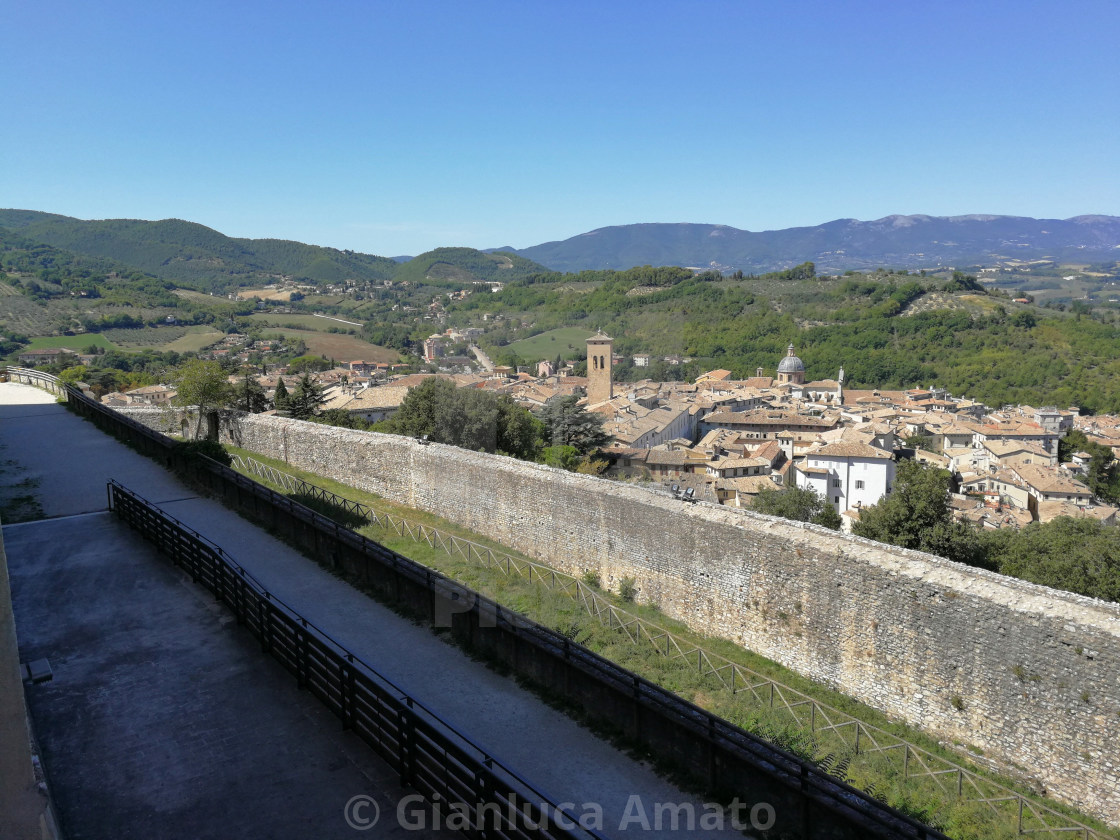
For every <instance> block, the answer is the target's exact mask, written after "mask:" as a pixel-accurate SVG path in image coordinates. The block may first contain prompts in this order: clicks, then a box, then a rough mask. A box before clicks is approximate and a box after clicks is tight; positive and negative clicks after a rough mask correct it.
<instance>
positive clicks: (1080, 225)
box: [501, 215, 1120, 273]
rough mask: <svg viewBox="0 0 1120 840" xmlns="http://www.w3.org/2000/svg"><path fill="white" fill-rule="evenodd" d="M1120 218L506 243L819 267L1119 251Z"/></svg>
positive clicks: (690, 261) (754, 266) (635, 257)
mask: <svg viewBox="0 0 1120 840" xmlns="http://www.w3.org/2000/svg"><path fill="white" fill-rule="evenodd" d="M1118 249H1120V217H1116V216H1076V217H1074V218H1072V219H1065V220H1060V219H1031V218H1027V217H1021V216H985V215H972V216H947V217H946V216H920V215H918V216H887V217H886V218H883V219H877V220H875V221H871V222H861V221H858V220H856V219H837V220H836V221H834V222H827V223H825V224H823V225H817V226H816V227H798V228H787V229H785V230H771V231H764V232H761V233H752V232H751V231H746V230H739V229H737V228H733V227H728V226H726V225H701V224H635V225H619V226H614V227H605V228H599V229H598V230H593V231H590V232H588V233H583V234H580V235H578V236H573V237H572V238H570V239H565V240H562V241H557V242H545V243H543V244H541V245H534V246H532V247H530V248H522V249H507V248H503V249H501V250H503V251H505V250H511V251H513V253H516V254H519V255H521V256H523V257H528V258H529V259H531V260H534V261H536V262H539V263H542V264H543V265H547V266H548V267H549V268H552V269H554V270H556V271H580V270H583V269H595V268H599V269H601V268H616V269H623V268H630V267H631V266H635V265H682V266H694V267H711V268H719V269H721V270H724V271H728V270H736V269H738V270H742V271H745V272H756V273H758V272H765V271H775V270H779V269H784V268H789V267H791V266H794V265H797V264H798V263H802V262H805V261H807V260H808V261H812V262H814V263H816V264H817V268H818V270H823V271H843V270H846V269H860V268H875V267H878V266H892V267H899V268H902V267H905V268H928V267H933V266H937V265H966V264H976V263H985V264H991V263H995V262H997V261H1001V260H1012V259H1019V260H1030V259H1042V258H1046V257H1049V258H1053V259H1057V260H1062V261H1072V262H1095V261H1099V260H1114V259H1117V258H1118V257H1120V250H1118Z"/></svg>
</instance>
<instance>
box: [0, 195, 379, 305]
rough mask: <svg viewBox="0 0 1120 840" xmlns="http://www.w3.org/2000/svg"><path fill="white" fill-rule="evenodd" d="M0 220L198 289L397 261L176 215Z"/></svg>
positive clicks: (340, 272) (11, 215)
mask: <svg viewBox="0 0 1120 840" xmlns="http://www.w3.org/2000/svg"><path fill="white" fill-rule="evenodd" d="M0 227H9V228H12V229H13V230H16V231H17V232H18V233H20V234H21V235H23V236H24V237H26V238H28V239H32V240H35V241H37V242H42V243H46V244H48V245H52V246H54V247H56V248H61V249H65V250H67V251H72V252H74V253H78V254H84V255H89V256H96V257H103V258H107V259H111V260H115V261H118V262H121V263H126V264H127V265H129V266H132V267H133V268H136V269H139V270H141V271H144V272H147V273H149V274H152V275H155V276H156V277H159V278H161V279H164V280H171V281H174V282H175V283H176V284H178V285H181V286H186V287H189V288H195V289H199V290H202V291H225V290H226V289H228V288H229V287H231V286H233V287H236V286H248V285H255V284H263V283H267V282H270V281H272V280H275V279H276V278H278V277H281V276H283V277H291V278H293V279H297V280H305V281H309V282H313V283H336V282H340V281H342V280H345V279H348V278H352V279H356V280H362V281H368V280H385V279H388V278H389V277H391V276H392V275H393V272H394V271H395V270H396V268H397V264H396V263H395V262H394V261H393V260H390V259H387V258H385V257H376V256H371V255H369V254H359V253H356V252H353V251H339V250H337V249H335V248H321V247H319V246H316V245H305V244H304V243H302V242H290V241H286V240H280V239H235V238H232V237H228V236H225V235H224V234H221V233H219V232H218V231H215V230H211V229H210V228H208V227H205V226H204V225H200V224H196V223H194V222H185V221H182V220H180V219H166V220H164V221H159V222H148V221H140V220H135V219H108V220H104V221H83V220H81V219H71V218H67V217H65V216H55V215H52V214H47V213H32V212H30V211H23V210H0Z"/></svg>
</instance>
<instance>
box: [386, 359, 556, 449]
mask: <svg viewBox="0 0 1120 840" xmlns="http://www.w3.org/2000/svg"><path fill="white" fill-rule="evenodd" d="M381 429H383V430H384V431H387V432H390V433H392V434H400V435H408V436H410V437H423V436H424V435H427V436H428V440H430V441H432V442H434V443H448V444H451V445H452V446H461V447H463V448H464V449H474V450H476V451H479V452H500V453H502V454H505V455H512V456H514V457H516V458H522V459H524V460H532V459H534V458H535V457H536V455H537V452H538V450H539V449H540V438H541V430H542V425H541V423H540V421H539V420H537V419H536V418H535V417H534V416H533V415H532V413H531V412H530V411H529V410H528V409H526V408H522V407H521V406H519V405H518V404H517V403H516V402H514V401H513V399H512V398H510V397H509V396H506V395H501V396H498V395H496V394H493V393H491V392H489V391H482V390H479V389H477V388H457V387H456V386H455V383H454V382H452V381H451V380H448V379H443V378H432V379H429V380H427V381H425V382H423V383H421V384H420V385H419V386H417V387H416V388H413V389H412V390H410V391H409V392H408V394H407V395H406V396H405V398H404V400H402V401H401V406H400V408H399V409H397V413H396V414H395V415H394V416H393V418H392V419H391V420H388V421H386V422H385V423H384V424H383V425H382V426H381Z"/></svg>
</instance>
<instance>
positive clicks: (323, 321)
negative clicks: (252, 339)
mask: <svg viewBox="0 0 1120 840" xmlns="http://www.w3.org/2000/svg"><path fill="white" fill-rule="evenodd" d="M249 320H250V321H252V322H253V323H254V324H261V325H262V326H270V327H290V328H291V329H297V330H315V331H316V332H327V331H328V330H330V329H332V328H334V329H339V330H357V329H359V328H358V327H355V326H352V325H350V324H344V323H342V322H340V321H333V320H331V319H330V318H320V317H318V316H317V315H305V314H294V315H279V314H276V313H272V312H256V313H254V314H252V315H250V316H249ZM348 320H352V319H348Z"/></svg>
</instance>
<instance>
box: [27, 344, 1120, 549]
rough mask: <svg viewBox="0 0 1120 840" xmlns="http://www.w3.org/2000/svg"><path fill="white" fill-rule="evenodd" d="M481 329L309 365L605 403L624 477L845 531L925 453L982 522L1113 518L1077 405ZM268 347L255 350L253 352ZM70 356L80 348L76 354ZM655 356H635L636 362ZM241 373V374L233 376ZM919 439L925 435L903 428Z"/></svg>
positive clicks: (390, 400) (365, 414)
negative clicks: (491, 343)
mask: <svg viewBox="0 0 1120 840" xmlns="http://www.w3.org/2000/svg"><path fill="white" fill-rule="evenodd" d="M480 332H481V331H480V330H473V329H467V330H463V331H458V330H455V329H448V330H447V331H446V332H445V333H443V334H440V335H435V336H432V337H431V338H430V339H429V340H428V341H427V342H425V344H424V353H425V358H426V359H428V360H431V361H435V360H438V361H439V362H441V363H446V362H448V361H449V360H450V359H448V358H445V357H443V353H444V351H445V350H446V349H447V348H450V347H458V346H462V347H465V348H469V352H471V353H472V354H473V357H474V358H472V359H467V358H462V359H460V358H458V357H451V359H454V361H455V362H461V363H463V364H462V368H461V369H462V370H466V369H467V367H468V364H467V363H470V365H471V366H477V367H479V368H480V370H478V371H475V372H462V373H421V374H416V373H413V374H404V375H402V374H401V373H400V372H399V370H400V369H401V368H404V367H406V366H405V365H390V364H385V363H374V362H366V361H362V360H354V361H350V362H346V363H343V364H340V365H338V366H336V367H334V368H333V369H331V370H326V371H322V372H318V373H314V374H312V377H313V378H314V379H316V380H317V381H318V382H319V383H320V385H322V386H323V388H324V394H325V396H326V398H327V401H326V403H325V404H324V405H323V408H324V409H341V410H343V411H345V412H347V413H349V414H351V415H353V416H354V417H358V418H361V419H362V420H364V421H366V422H375V421H378V420H382V419H385V418H387V417H390V416H391V415H392V414H393V413H394V412H395V411H396V409H397V408H398V407H399V406H400V404H401V402H402V401H403V400H404V398H405V396H406V395H407V394H408V392H409V390H410V389H412V388H414V387H416V386H417V385H419V384H420V383H421V382H423V381H425V380H426V379H429V378H431V377H442V378H445V379H450V380H452V381H454V382H455V383H456V384H457V385H458V386H460V387H464V388H466V387H470V388H482V389H486V390H489V391H493V392H496V393H500V394H508V395H509V396H510V397H512V398H513V399H514V400H515V401H517V402H518V403H519V404H521V405H523V406H525V407H527V408H529V409H540V408H542V407H543V406H544V405H545V404H546V403H547V402H548V401H549V400H551V399H553V398H554V397H558V396H566V395H576V396H578V397H579V398H580V401H581V403H582V404H583V405H585V406H586V408H587V409H588V410H589V411H592V412H595V413H598V414H600V415H602V416H603V419H604V429H605V430H606V431H607V432H608V433H610V434H611V435H612V436H613V441H612V443H611V444H610V445H609V446H608V447H607V448H606V449H605V450H604V454H605V456H606V457H607V458H608V461H609V463H610V465H611V466H610V468H609V470H608V473H607V475H608V476H610V477H613V478H617V479H623V480H631V481H640V482H653V483H657V484H660V485H662V486H664V487H667V488H672V489H673V490H674V491H675V492H677V493H679V494H681V495H682V496H683V495H686V494H687V497H688V498H692V499H696V500H703V501H708V502H713V503H717V504H721V505H730V506H733V507H742V508H746V507H750V506H751V501H752V499H753V497H754V496H756V495H757V494H758V493H759V492H760V491H761V490H763V489H766V488H776V487H783V486H793V487H800V488H812V489H813V490H815V491H816V492H817V493H819V494H820V495H821V496H823V497H824V498H825V499H826V500H827V501H828V502H829V503H830V504H831V505H832V506H833V507H834V508H835V509H836V511H837V512H838V513H839V514H840V516H841V519H842V522H843V523H844V527H845V529H850V527H851V524H852V523H853V522H854V521H856V520H858V518H859V515H860V510H861V509H862V508H864V507H867V506H870V505H874V504H875V503H876V502H878V501H879V500H880V499H881V498H882V497H883V496H884V495H886V494H889V493H890V492H891V489H892V487H893V484H894V481H895V471H896V465H897V462H898V459H899V458H903V457H908V458H915V459H917V460H919V461H923V462H926V463H929V464H932V465H935V466H937V467H940V468H943V469H946V470H949V471H950V472H951V473H952V474H953V475H954V478H955V480H956V483H957V486H958V487H959V492H957V493H955V494H954V496H953V500H952V504H953V507H954V510H955V514H956V516H957V517H958V518H959V519H961V520H963V521H967V522H971V523H973V524H975V525H977V526H980V527H984V528H1019V527H1022V526H1023V525H1026V524H1028V523H1030V522H1032V521H1040V522H1047V521H1049V520H1051V519H1054V518H1055V517H1059V516H1074V517H1090V518H1093V519H1096V520H1099V521H1100V522H1102V523H1104V524H1116V515H1117V508H1115V507H1112V506H1110V505H1107V504H1102V503H1100V501H1099V500H1097V499H1095V498H1094V497H1093V494H1092V492H1091V491H1090V489H1089V487H1088V485H1087V484H1086V483H1085V482H1084V481H1083V478H1084V477H1085V475H1086V471H1087V465H1088V462H1089V457H1090V456H1089V454H1088V453H1084V452H1081V453H1074V454H1073V456H1072V460H1070V461H1068V462H1066V463H1059V459H1058V440H1059V439H1060V438H1061V437H1062V436H1063V435H1064V434H1065V433H1066V431H1068V430H1069V429H1071V428H1076V429H1079V430H1080V431H1082V432H1083V433H1084V434H1085V435H1086V436H1087V438H1088V439H1089V440H1090V441H1092V442H1094V443H1097V444H1100V445H1103V446H1106V447H1109V448H1111V449H1112V451H1113V452H1114V453H1116V454H1117V456H1120V418H1118V417H1114V416H1082V415H1080V413H1079V412H1078V409H1077V408H1076V407H1068V408H1057V407H1054V406H1038V407H1036V406H1027V405H1020V406H1014V407H1003V408H1001V409H998V410H994V409H991V408H989V407H987V406H984V405H983V404H981V403H978V402H975V401H972V400H969V399H966V398H962V397H954V396H953V395H951V394H949V393H947V392H946V391H944V390H942V389H939V388H936V387H930V388H915V389H911V390H907V391H888V390H866V389H864V390H857V389H851V388H847V387H845V384H844V371H843V368H840V369H839V370H838V372H837V376H836V378H835V379H826V380H819V381H812V382H806V381H805V366H804V364H803V363H802V361H801V359H799V358H798V357H797V355H796V348H795V347H794V346H793V345H792V344H791V345H790V346H789V348H788V350H787V353H786V355H785V356H784V357H783V358H781V359H776V360H775V362H776V366H775V368H774V370H773V371H766V370H763V369H761V368H759V369H758V370H757V371H756V375H755V376H753V377H751V378H749V379H742V380H735V379H732V378H731V373H730V372H729V371H727V370H713V371H709V372H707V373H705V374H703V375H701V376H699V377H698V378H697V379H696V380H695V381H694V382H691V383H684V382H655V381H651V380H642V381H639V382H630V383H618V382H615V381H614V380H613V377H612V369H613V367H614V366H615V365H617V364H619V363H620V362H621V361H622V357H621V356H618V355H616V354H615V353H613V349H612V339H611V338H610V337H609V336H605V335H602V334H601V333H600V334H598V335H594V336H591V337H590V338H589V339H588V344H587V348H588V352H587V375H586V376H575V375H573V374H572V369H573V366H572V365H571V364H570V363H567V364H565V365H564V367H562V368H561V369H560V370H556V369H554V362H552V361H541V362H540V363H539V364H538V365H537V366H536V370H535V371H534V372H532V373H530V372H525V371H521V372H519V371H517V370H514V369H511V368H508V367H501V366H494V365H493V364H492V363H491V362H490V360H489V358H488V357H487V356H486V354H485V353H483V352H482V351H481V350H480V349H479V348H478V347H477V346H475V345H474V341H475V340H476V339H477V338H478V334H479V333H480ZM262 349H263V350H266V351H267V349H268V348H254V350H255V351H258V352H259V351H260V350H262ZM248 352H249V349H248V347H247V346H246V337H245V336H238V335H230V336H227V337H226V339H224V341H223V342H222V344H221V345H219V346H217V347H216V348H214V349H212V350H211V351H210V355H211V356H212V357H214V356H216V354H223V353H229V354H233V355H234V356H241V355H244V356H246V358H247V355H248ZM60 353H69V351H64V350H43V351H38V352H37V353H32V352H29V353H26V354H23V355H21V356H20V361H21V363H23V364H51V363H57V362H58V361H59V359H58V358H57V355H56V354H60ZM71 355H74V359H73V362H74V363H75V364H77V363H80V358H79V357H78V356H77V355H76V354H71ZM648 360H649V357H648V356H643V355H639V356H635V357H634V359H633V361H634V364H635V365H636V366H642V364H643V362H645V363H648ZM243 378H244V377H243V376H239V375H232V376H231V377H230V380H231V382H233V383H235V384H236V383H238V382H240V381H241V380H242V379H243ZM298 378H299V376H298V375H297V374H296V373H291V372H287V371H285V370H284V368H283V366H280V367H279V368H278V369H277V370H276V371H275V372H270V373H269V375H265V376H259V377H257V381H258V382H259V383H260V385H261V386H262V387H263V388H264V389H265V392H266V394H267V396H268V397H269V398H270V399H271V397H272V394H273V392H274V391H275V389H276V387H277V384H278V383H279V381H280V380H281V379H283V380H284V383H285V387H286V388H287V389H288V390H289V391H290V390H292V389H293V388H294V387H295V384H296V382H297V380H298ZM174 396H175V391H174V389H173V388H171V387H169V386H166V385H152V386H147V387H143V388H137V389H134V390H132V391H128V392H125V393H112V394H106V395H105V396H104V397H103V398H102V400H103V402H104V403H106V404H107V405H110V406H114V407H124V406H136V405H153V406H159V405H166V404H169V403H170V401H171V399H172V398H173V397H174ZM915 440H920V441H921V445H920V446H918V447H913V446H908V445H907V442H908V441H909V442H913V441H915Z"/></svg>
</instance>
